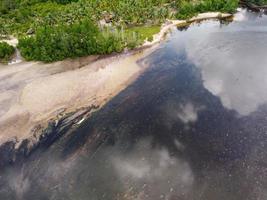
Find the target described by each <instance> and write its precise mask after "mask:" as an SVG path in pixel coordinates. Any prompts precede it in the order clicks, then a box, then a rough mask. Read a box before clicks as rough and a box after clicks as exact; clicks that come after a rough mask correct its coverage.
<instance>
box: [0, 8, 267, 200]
mask: <svg viewBox="0 0 267 200" xmlns="http://www.w3.org/2000/svg"><path fill="white" fill-rule="evenodd" d="M236 19H237V21H234V22H232V23H230V24H227V23H223V22H219V21H205V22H202V23H200V24H193V25H191V26H190V27H188V29H186V30H175V31H174V32H173V33H172V34H171V35H170V36H169V37H168V39H167V41H165V42H164V43H162V44H161V45H160V47H159V48H158V49H157V50H156V51H155V52H154V53H152V54H151V55H150V56H148V57H146V58H144V60H143V61H142V62H146V63H148V64H149V66H150V67H149V68H148V70H147V71H146V72H145V73H144V74H143V75H142V76H141V77H140V78H139V79H138V80H137V81H136V82H135V83H133V84H132V85H130V86H129V87H128V88H126V89H125V90H124V91H122V92H121V93H120V94H119V95H117V96H116V97H115V98H114V99H112V100H111V101H110V102H109V103H108V104H107V105H106V106H105V107H104V108H102V109H101V110H100V111H98V112H97V113H95V114H94V115H93V117H92V118H90V119H89V120H87V121H86V122H84V123H83V124H82V125H81V126H80V127H79V128H78V129H77V130H75V131H74V132H71V133H68V134H66V135H65V136H64V137H62V138H61V139H59V140H58V141H57V142H55V143H54V144H53V145H51V146H49V147H41V148H40V149H39V150H37V151H36V152H35V153H34V154H32V156H30V158H28V159H27V160H26V161H25V162H24V163H23V164H21V165H18V166H16V165H15V166H12V167H11V166H10V167H9V168H7V169H6V170H4V171H2V172H0V199H1V200H11V199H12V200H13V199H18V200H161V199H163V200H267V104H266V103H267V17H266V16H259V14H253V13H246V12H245V11H242V12H241V13H239V14H238V16H237V17H236ZM126 67H127V66H126Z"/></svg>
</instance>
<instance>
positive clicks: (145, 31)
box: [125, 25, 160, 41]
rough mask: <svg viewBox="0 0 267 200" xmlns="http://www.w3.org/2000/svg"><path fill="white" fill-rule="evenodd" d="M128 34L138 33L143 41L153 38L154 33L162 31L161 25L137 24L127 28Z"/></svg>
mask: <svg viewBox="0 0 267 200" xmlns="http://www.w3.org/2000/svg"><path fill="white" fill-rule="evenodd" d="M125 32H126V34H137V35H138V36H139V38H140V40H141V41H145V40H146V39H147V40H148V41H152V40H153V35H155V34H157V33H159V32H160V26H159V25H158V26H136V27H131V28H128V29H126V30H125Z"/></svg>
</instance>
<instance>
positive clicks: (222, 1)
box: [176, 0, 238, 19]
mask: <svg viewBox="0 0 267 200" xmlns="http://www.w3.org/2000/svg"><path fill="white" fill-rule="evenodd" d="M177 6H178V13H177V15H176V17H177V18H180V19H186V18H190V17H192V16H194V15H196V14H198V13H201V12H209V11H221V12H228V13H233V12H235V10H236V8H237V7H238V0H202V1H199V2H191V1H182V2H180V3H179V4H178V5H177Z"/></svg>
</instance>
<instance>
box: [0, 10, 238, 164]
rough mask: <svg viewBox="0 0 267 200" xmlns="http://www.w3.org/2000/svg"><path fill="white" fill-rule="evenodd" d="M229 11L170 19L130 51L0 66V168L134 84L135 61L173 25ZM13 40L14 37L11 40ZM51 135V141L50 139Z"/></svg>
mask: <svg viewBox="0 0 267 200" xmlns="http://www.w3.org/2000/svg"><path fill="white" fill-rule="evenodd" d="M232 16H233V15H231V14H224V13H220V12H209V13H203V14H199V15H198V16H196V17H193V18H191V19H189V20H169V21H167V23H166V24H164V25H163V26H162V27H161V30H160V32H159V33H158V34H156V35H154V37H153V41H152V42H148V41H146V42H145V43H144V44H143V45H142V46H141V47H139V48H136V49H134V50H132V51H128V52H124V53H120V54H112V55H106V56H88V57H84V58H77V59H67V60H64V61H59V62H56V63H50V64H43V63H40V62H24V61H23V62H21V63H16V64H12V65H9V66H4V67H3V68H0V80H1V81H0V91H1V94H0V106H1V107H2V108H1V107H0V110H1V109H3V108H4V109H3V111H2V110H1V112H0V158H1V159H0V168H1V166H4V165H6V164H8V163H13V162H15V161H16V160H19V158H20V157H24V156H28V155H29V154H30V153H31V152H32V151H33V150H34V149H36V148H37V147H38V146H39V144H41V143H43V142H45V141H50V142H51V141H54V140H55V139H57V138H59V137H60V136H61V135H62V134H64V131H62V130H65V129H66V128H68V129H69V128H71V127H72V126H75V125H76V126H78V125H79V124H81V123H82V122H83V121H84V120H86V119H87V118H89V117H90V115H91V114H92V113H93V112H95V111H97V110H98V109H100V108H101V107H102V106H103V105H105V104H106V103H107V102H108V101H109V100H110V99H112V98H113V97H114V96H116V95H117V94H118V93H119V92H121V91H122V90H123V89H125V88H126V87H127V86H129V85H130V84H131V83H133V82H134V81H135V80H136V79H137V78H138V77H139V76H140V75H141V74H142V73H143V72H144V71H145V70H146V69H147V67H148V64H147V63H142V62H141V63H140V62H138V61H140V60H142V59H143V58H145V57H146V56H148V55H149V54H151V53H152V52H153V51H154V50H155V49H156V48H157V45H158V44H159V43H160V42H161V41H163V40H164V39H165V35H166V34H167V33H168V32H169V31H170V30H171V29H172V28H175V27H176V26H187V25H189V24H190V23H193V22H199V21H202V20H207V19H226V18H229V17H232ZM12 41H13V42H14V39H13V40H12ZM51 138H52V139H51Z"/></svg>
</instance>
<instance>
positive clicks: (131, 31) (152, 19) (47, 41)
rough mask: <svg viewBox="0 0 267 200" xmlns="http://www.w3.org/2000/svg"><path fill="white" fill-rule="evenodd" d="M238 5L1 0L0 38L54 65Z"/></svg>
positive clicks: (180, 0)
mask: <svg viewBox="0 0 267 200" xmlns="http://www.w3.org/2000/svg"><path fill="white" fill-rule="evenodd" d="M262 1H264V0H262ZM237 6H238V1H237V0H200V1H195V0H192V1H186V0H2V3H1V4H0V14H1V15H0V37H1V38H7V37H8V36H10V35H13V36H15V37H18V38H19V45H18V48H19V49H20V51H21V54H22V56H23V57H24V58H26V60H41V61H45V62H52V61H56V60H62V59H64V58H68V57H79V56H85V55H91V54H108V53H112V52H121V51H122V50H124V49H125V48H129V49H131V48H134V47H136V46H139V45H140V44H142V43H143V41H144V40H145V39H151V36H152V35H153V34H155V33H157V32H158V31H159V29H160V28H159V27H160V25H161V24H162V23H163V22H164V21H165V20H166V19H167V18H169V19H186V18H189V17H192V16H193V15H195V14H197V13H200V12H207V11H222V12H228V13H233V12H234V11H235V10H236V8H237Z"/></svg>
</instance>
